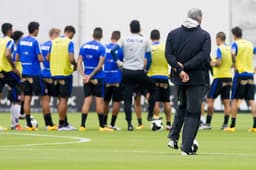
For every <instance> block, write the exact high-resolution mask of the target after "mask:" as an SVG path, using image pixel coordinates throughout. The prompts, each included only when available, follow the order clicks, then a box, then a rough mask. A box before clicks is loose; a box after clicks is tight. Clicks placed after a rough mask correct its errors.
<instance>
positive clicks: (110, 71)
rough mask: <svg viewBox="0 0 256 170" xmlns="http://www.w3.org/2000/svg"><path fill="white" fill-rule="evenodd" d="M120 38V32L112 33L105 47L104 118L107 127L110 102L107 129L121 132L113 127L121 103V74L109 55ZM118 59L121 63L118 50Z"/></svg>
mask: <svg viewBox="0 0 256 170" xmlns="http://www.w3.org/2000/svg"><path fill="white" fill-rule="evenodd" d="M120 37H121V33H120V31H113V33H112V36H111V43H109V44H107V45H106V48H107V55H106V59H105V63H104V73H105V78H104V86H105V90H104V93H105V94H104V105H105V106H104V114H105V115H104V116H105V120H104V121H105V124H106V125H107V116H108V112H109V103H110V101H111V100H112V118H111V123H110V126H109V128H111V129H113V130H121V129H120V128H118V127H117V126H115V123H116V119H117V115H118V113H119V111H120V107H121V101H122V89H121V80H122V73H121V70H120V68H119V67H118V65H117V64H116V63H115V62H114V60H113V56H112V55H111V49H112V48H113V47H114V46H115V45H116V44H117V43H118V41H119V39H120ZM117 55H118V59H119V60H120V61H123V51H122V49H121V48H120V49H119V50H118V51H117Z"/></svg>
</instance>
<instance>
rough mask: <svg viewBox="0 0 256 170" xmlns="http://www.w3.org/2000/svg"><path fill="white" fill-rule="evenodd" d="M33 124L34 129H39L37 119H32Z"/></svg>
mask: <svg viewBox="0 0 256 170" xmlns="http://www.w3.org/2000/svg"><path fill="white" fill-rule="evenodd" d="M31 124H32V126H33V127H34V128H38V122H37V120H36V119H35V118H31Z"/></svg>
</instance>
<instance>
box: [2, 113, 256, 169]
mask: <svg viewBox="0 0 256 170" xmlns="http://www.w3.org/2000/svg"><path fill="white" fill-rule="evenodd" d="M34 116H35V117H36V119H37V120H38V121H39V126H40V125H41V126H40V130H39V131H36V132H26V131H22V132H17V131H7V132H0V170H82V169H88V170H144V169H145V170H149V169H154V170H156V169H157V170H169V169H172V170H176V169H177V170H241V169H243V170H250V169H255V167H256V161H255V158H256V134H252V133H249V132H248V131H247V130H248V128H250V127H251V124H252V119H251V116H250V115H249V114H246V115H239V119H238V124H237V128H238V129H237V132H235V133H224V132H222V131H220V130H219V127H220V125H221V123H222V117H223V116H222V115H220V114H218V115H217V114H216V115H215V116H214V118H213V130H211V131H200V132H199V135H198V141H199V145H200V147H199V152H198V155H197V156H189V157H182V156H180V151H174V150H170V149H169V148H168V147H167V142H168V140H167V138H166V136H167V134H168V132H167V131H162V132H152V131H151V130H150V129H149V126H150V125H149V124H148V123H147V122H144V123H145V129H144V130H142V131H134V132H128V131H127V130H126V123H125V121H124V116H123V114H120V116H119V119H118V121H117V125H118V126H119V127H121V128H122V131H120V132H99V131H98V129H97V127H98V121H97V118H96V114H90V115H89V118H88V124H87V126H88V128H87V131H86V132H79V131H72V132H47V131H45V130H44V129H43V126H42V125H43V122H42V115H40V114H34ZM144 116H146V114H144ZM9 117H10V115H9V114H0V124H1V125H4V126H9V122H10V120H9V119H10V118H9ZM54 120H55V122H57V115H56V114H54ZM144 120H145V119H144ZM69 121H70V123H71V124H72V125H74V126H76V127H79V124H80V114H69ZM136 123H137V122H136V121H134V125H136ZM21 124H24V121H22V122H21ZM63 136H66V137H63ZM75 137H78V138H89V139H90V140H91V141H90V142H86V143H78V141H79V139H78V138H75Z"/></svg>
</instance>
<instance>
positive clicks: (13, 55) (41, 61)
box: [0, 22, 171, 131]
mask: <svg viewBox="0 0 256 170" xmlns="http://www.w3.org/2000/svg"><path fill="white" fill-rule="evenodd" d="M60 32H61V31H60V29H57V28H52V29H51V30H50V31H49V38H50V39H49V40H48V41H46V42H45V43H43V44H39V42H38V40H37V39H36V37H37V35H38V33H39V23H38V22H30V23H29V24H28V33H29V35H27V36H23V32H21V31H14V32H13V30H12V24H10V23H4V24H2V33H3V37H2V38H1V39H0V71H1V72H0V92H1V94H2V90H3V88H4V86H5V85H8V88H9V94H8V98H9V99H10V100H11V102H12V105H11V115H12V118H11V119H12V120H11V128H12V129H13V130H23V129H26V130H29V131H34V130H37V127H35V126H33V123H32V121H31V120H32V118H31V117H32V116H31V115H30V104H31V99H32V96H33V95H36V96H41V105H42V112H43V117H44V121H45V127H46V129H47V130H59V131H62V130H75V129H76V128H75V127H73V126H71V125H70V124H69V123H68V119H67V101H68V98H69V97H70V96H71V93H72V74H73V72H74V71H76V70H78V71H79V73H80V74H81V77H82V80H83V85H84V103H83V106H82V111H81V112H82V114H81V126H80V128H79V130H80V131H85V130H86V120H87V115H88V113H89V111H90V105H91V103H92V100H93V97H95V100H96V112H97V114H98V119H99V130H100V131H114V130H120V128H118V127H117V126H116V125H115V122H116V119H117V115H118V113H119V111H120V107H121V101H122V100H123V92H124V90H123V87H124V86H125V84H123V83H122V64H123V58H124V57H123V53H124V52H123V49H122V48H120V49H118V50H117V51H116V52H115V54H114V55H116V56H117V59H115V58H114V56H113V52H112V48H114V47H115V46H118V42H119V40H120V38H121V33H120V31H113V33H112V36H111V42H110V43H109V44H107V45H104V44H102V43H101V39H102V37H103V30H102V28H100V27H97V28H95V29H94V31H93V40H92V41H89V42H87V43H85V44H83V45H82V46H81V48H80V52H79V56H78V59H77V61H76V60H75V57H74V43H73V42H72V38H73V36H74V35H75V28H74V27H73V26H66V27H65V28H64V35H60ZM139 36H140V35H139ZM151 40H152V43H151V44H150V42H149V41H147V46H148V51H149V52H150V55H145V59H144V60H145V61H143V63H144V65H145V66H144V68H145V72H147V74H148V76H150V77H151V78H152V81H153V80H158V81H156V86H157V88H158V100H157V101H158V102H156V103H155V108H154V115H155V117H159V113H160V105H159V102H163V105H164V111H165V113H166V128H167V129H170V128H171V105H170V98H169V94H170V86H169V83H168V74H169V68H168V63H167V61H166V59H165V56H164V45H163V44H162V43H160V32H159V31H158V30H153V31H152V32H151ZM151 48H152V50H151ZM151 54H152V56H151ZM159 80H160V81H159ZM135 86H136V87H135V89H134V96H135V97H134V98H135V99H134V100H135V103H136V104H135V110H136V113H137V118H138V127H137V128H136V129H138V130H139V129H143V123H142V118H141V112H142V109H141V105H140V101H141V98H140V97H141V95H144V96H145V97H146V98H149V93H148V91H147V90H146V89H144V88H143V87H141V86H140V85H139V84H136V85H135ZM51 97H57V98H58V104H57V110H58V114H59V125H58V126H56V125H55V124H54V122H53V120H52V116H51V110H50V106H49V103H50V98H51ZM111 100H112V102H111ZM110 103H112V104H111V105H112V118H111V122H110V126H107V117H108V112H109V105H110ZM21 112H24V115H25V116H24V117H25V119H26V128H23V127H21V126H20V124H19V117H20V113H21ZM1 129H2V130H4V128H1ZM128 130H133V127H132V129H131V126H130V129H128Z"/></svg>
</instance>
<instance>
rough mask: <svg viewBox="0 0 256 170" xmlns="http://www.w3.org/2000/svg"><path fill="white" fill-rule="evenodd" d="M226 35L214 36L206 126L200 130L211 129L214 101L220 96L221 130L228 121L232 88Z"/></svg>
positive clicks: (229, 55) (229, 51)
mask: <svg viewBox="0 0 256 170" xmlns="http://www.w3.org/2000/svg"><path fill="white" fill-rule="evenodd" d="M225 40H226V35H225V33H224V32H219V33H218V34H217V35H216V44H217V46H218V48H217V50H216V57H214V58H213V59H212V61H211V67H212V68H213V82H212V85H211V88H210V91H209V93H208V97H207V106H208V109H207V117H206V124H204V125H202V126H201V127H200V129H211V120H212V115H213V112H214V100H215V99H216V98H217V97H218V96H219V95H221V100H222V103H223V105H224V122H223V125H222V127H221V129H222V130H223V129H225V128H226V127H228V119H229V114H230V90H231V86H232V70H231V67H232V65H233V63H232V57H231V48H230V46H228V45H226V44H225Z"/></svg>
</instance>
